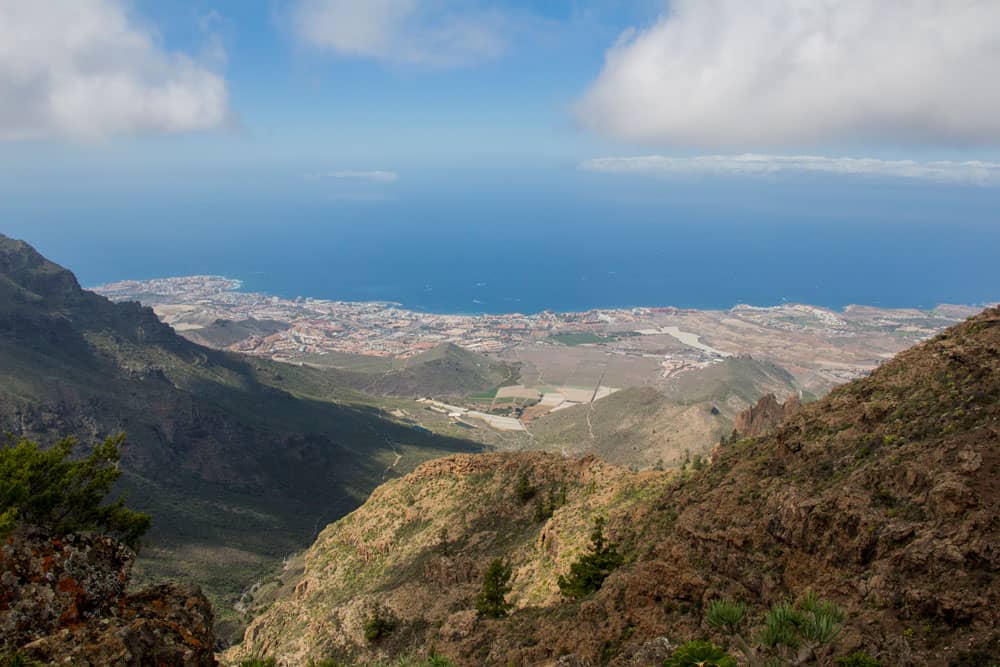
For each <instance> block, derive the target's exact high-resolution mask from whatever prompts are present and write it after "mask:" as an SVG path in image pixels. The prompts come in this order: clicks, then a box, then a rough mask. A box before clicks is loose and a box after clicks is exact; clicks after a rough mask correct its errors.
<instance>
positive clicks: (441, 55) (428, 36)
mask: <svg viewBox="0 0 1000 667" xmlns="http://www.w3.org/2000/svg"><path fill="white" fill-rule="evenodd" d="M293 22H294V29H295V33H296V35H297V36H298V38H299V39H301V40H302V41H303V42H304V43H305V44H307V45H309V46H312V47H314V48H317V49H323V50H329V51H332V52H334V53H338V54H340V55H345V56H356V57H364V58H373V59H376V60H381V61H387V62H399V63H408V64H417V65H430V66H444V67H450V66H457V65H465V64H469V63H472V62H476V61H480V60H484V59H489V58H493V57H495V56H497V55H499V54H500V53H501V52H502V51H503V50H504V48H505V46H506V41H505V39H504V37H503V33H504V32H505V30H506V19H505V17H504V16H503V15H501V14H500V13H499V12H496V11H490V10H484V9H478V8H474V7H471V6H470V3H468V2H458V1H457V0H451V1H449V0H363V1H359V0H300V1H299V4H298V5H297V7H296V9H295V11H294V16H293Z"/></svg>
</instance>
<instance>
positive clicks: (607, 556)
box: [558, 517, 625, 600]
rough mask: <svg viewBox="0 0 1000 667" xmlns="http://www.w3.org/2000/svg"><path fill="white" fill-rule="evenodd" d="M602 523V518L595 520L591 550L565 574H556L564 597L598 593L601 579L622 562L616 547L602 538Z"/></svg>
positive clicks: (591, 537) (601, 583)
mask: <svg viewBox="0 0 1000 667" xmlns="http://www.w3.org/2000/svg"><path fill="white" fill-rule="evenodd" d="M604 524H605V521H604V517H597V519H595V520H594V529H593V531H592V532H591V533H590V549H589V550H588V551H587V553H585V554H584V555H582V556H580V558H579V559H578V560H577V561H576V562H575V563H573V564H572V565H570V568H569V575H568V576H562V575H560V576H559V582H558V583H559V591H560V592H561V593H562V594H563V595H564V596H566V597H568V598H570V599H573V600H579V599H581V598H585V597H587V596H588V595H590V594H592V593H595V592H597V591H598V590H600V588H601V586H603V585H604V580H605V579H607V578H608V576H609V575H610V574H611V573H612V572H614V571H615V570H617V569H618V568H619V567H621V565H622V563H624V562H625V558H624V557H623V556H622V555H621V554H620V553H618V549H617V547H616V546H615V545H614V544H612V543H610V542H608V541H606V540H605V538H604Z"/></svg>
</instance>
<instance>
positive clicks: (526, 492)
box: [514, 472, 537, 505]
mask: <svg viewBox="0 0 1000 667" xmlns="http://www.w3.org/2000/svg"><path fill="white" fill-rule="evenodd" d="M536 492H537V490H536V489H535V487H533V486H532V485H531V482H530V481H529V480H528V474H527V473H524V472H522V473H521V474H520V475H518V476H517V484H515V486H514V495H516V496H517V499H518V501H520V503H521V504H522V505H523V504H525V503H526V502H528V501H529V500H531V499H532V498H534V497H535V493H536Z"/></svg>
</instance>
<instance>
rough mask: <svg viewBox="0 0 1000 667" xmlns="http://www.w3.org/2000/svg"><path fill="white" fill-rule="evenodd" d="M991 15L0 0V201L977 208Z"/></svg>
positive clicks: (86, 220) (92, 211) (682, 3)
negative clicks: (510, 201) (511, 202)
mask: <svg viewBox="0 0 1000 667" xmlns="http://www.w3.org/2000/svg"><path fill="white" fill-rule="evenodd" d="M996 25H1000V3H990V2H979V3H975V2H968V3H966V2H950V1H941V2H926V1H923V0H898V1H896V2H892V3H871V2H866V1H864V2H863V1H858V0H829V1H824V2H819V0H817V1H816V2H810V1H809V0H801V1H800V0H761V1H760V2H756V3H747V2H744V1H743V0H673V1H672V2H667V1H665V0H620V1H618V2H613V1H611V0H603V1H602V0H566V1H564V2H548V1H546V2H537V1H531V0H509V1H507V2H503V1H489V0H463V1H459V0H365V1H364V2H362V1H360V0H280V1H279V0H260V1H252V2H249V1H246V0H166V1H163V0H38V1H37V2H32V3H25V2H22V1H21V0H0V217H2V218H3V219H4V220H5V223H4V229H3V231H5V232H6V233H13V234H15V235H20V236H23V237H26V238H29V240H37V241H38V242H39V243H40V244H41V245H42V246H43V247H48V248H51V249H53V250H59V249H61V250H62V251H63V252H68V251H67V249H68V248H69V247H70V246H71V245H72V244H71V243H70V242H69V241H65V239H76V240H75V241H73V243H76V242H77V241H80V242H83V239H84V238H85V237H87V236H94V235H95V234H96V235H98V236H99V235H100V234H104V235H105V236H110V235H118V236H119V237H123V236H126V235H127V236H129V237H130V238H132V237H133V236H132V235H133V233H134V228H139V229H146V228H147V227H148V229H149V231H150V232H157V233H163V231H164V230H165V229H176V230H181V229H182V228H183V229H187V230H188V232H185V233H188V234H189V235H190V238H191V239H192V242H196V241H195V239H197V234H196V233H195V232H196V231H197V230H198V229H202V228H204V226H205V225H219V224H225V225H228V226H229V227H227V228H232V229H237V228H238V227H239V225H238V223H236V222H233V220H234V219H236V220H251V219H252V220H254V221H255V222H254V224H265V223H264V222H262V221H261V219H262V218H265V217H266V218H268V219H269V220H271V222H270V224H272V225H275V226H277V225H281V224H283V221H285V220H287V218H288V216H291V215H294V213H293V212H294V211H296V210H299V209H300V208H307V209H309V210H310V211H313V212H315V211H316V210H319V209H322V210H329V211H332V212H334V213H335V212H336V211H339V210H342V209H343V210H347V209H350V210H351V211H352V212H353V213H352V216H354V217H353V218H352V219H357V218H358V216H361V217H364V215H369V217H370V218H371V219H376V218H378V217H380V216H383V215H384V211H383V212H374V211H377V210H378V209H379V208H380V207H382V208H383V209H385V210H388V209H389V208H392V210H393V211H394V212H395V213H394V215H405V214H406V213H405V211H406V210H407V202H412V207H411V208H410V210H412V211H413V217H414V223H413V224H432V223H433V214H432V213H430V211H434V210H438V209H435V208H434V207H433V206H431V205H430V204H429V203H428V202H431V201H440V200H449V201H452V202H464V206H465V208H464V209H463V211H464V213H463V214H464V215H465V216H466V217H467V218H468V219H469V220H470V224H472V222H471V221H473V220H475V219H479V218H483V219H489V221H490V224H495V223H496V221H495V220H492V219H491V216H490V210H491V209H492V210H495V209H496V208H497V207H496V206H494V205H493V204H492V202H497V201H504V200H507V199H511V198H515V199H518V200H521V201H525V202H531V201H538V202H540V203H539V206H538V209H539V210H542V209H545V210H553V211H554V210H561V209H560V208H559V207H560V205H561V202H562V203H577V202H580V201H591V200H592V201H593V202H594V206H593V207H592V210H601V211H606V212H608V213H607V217H606V222H605V223H604V224H609V225H612V224H617V223H618V222H619V221H621V220H626V219H628V218H629V216H630V215H633V213H634V211H633V209H630V208H629V207H630V206H632V205H636V206H646V205H647V204H649V203H650V202H652V203H653V204H655V205H656V206H660V205H662V206H681V207H682V208H684V207H687V209H685V210H694V209H693V208H692V207H694V208H697V207H702V208H704V209H705V210H714V209H715V208H717V207H719V206H720V205H725V206H729V209H727V210H732V211H738V210H742V209H741V207H743V208H750V209H753V210H754V212H755V213H754V215H753V216H751V217H752V218H753V219H754V220H758V221H759V220H760V219H761V216H762V215H774V216H778V217H784V218H789V217H795V216H802V217H809V218H810V219H812V220H816V221H822V220H825V219H828V218H832V219H835V218H838V216H839V217H840V218H843V217H845V216H855V217H861V218H871V219H878V220H879V221H880V222H888V223H904V224H905V223H906V222H907V221H912V220H917V221H920V222H921V224H942V225H946V224H947V220H949V219H953V218H955V217H956V216H960V217H961V218H962V219H963V220H965V221H966V222H968V221H971V222H973V223H976V224H982V225H992V226H996V225H997V224H998V223H1000V220H998V219H997V210H1000V194H998V193H1000V86H997V85H996V83H995V82H996V81H997V80H1000V33H998V31H997V30H996V28H995V26H996ZM542 202H544V205H543V204H542ZM387 203H392V204H393V207H389V206H386V204H387ZM616 207H617V208H616ZM364 210H368V211H373V212H371V213H370V214H361V213H358V211H364ZM442 210H443V209H442ZM644 210H645V209H644ZM664 210H666V209H664ZM401 211H403V212H401ZM647 213H648V211H647V212H646V213H644V215H645V214H647ZM636 215H637V214H636ZM720 216H722V214H720ZM722 217H725V216H722ZM221 218H225V222H224V223H223V222H219V220H220V219H221ZM562 222H564V221H562ZM248 224H249V223H248ZM538 224H544V222H539V223H538ZM589 224H600V221H598V220H596V219H592V220H590V222H589ZM747 224H751V223H747ZM817 224H818V223H817ZM172 225H173V226H172ZM126 228H128V229H126ZM192 230H194V231H192ZM177 233H180V231H177ZM942 233H944V232H942ZM60 244H61V245H60ZM92 255H93V253H91V255H88V256H92ZM67 259H68V260H69V259H76V257H75V256H69V255H67ZM81 270H86V269H85V268H83V269H81Z"/></svg>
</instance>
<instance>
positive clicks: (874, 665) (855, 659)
mask: <svg viewBox="0 0 1000 667" xmlns="http://www.w3.org/2000/svg"><path fill="white" fill-rule="evenodd" d="M836 662H837V666H838V667H882V662H881V661H880V660H876V659H875V658H873V657H871V656H870V655H868V654H867V653H865V652H864V651H857V652H855V653H852V654H850V655H848V656H844V657H842V658H837V660H836Z"/></svg>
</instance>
